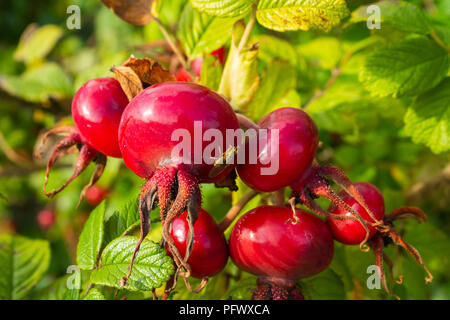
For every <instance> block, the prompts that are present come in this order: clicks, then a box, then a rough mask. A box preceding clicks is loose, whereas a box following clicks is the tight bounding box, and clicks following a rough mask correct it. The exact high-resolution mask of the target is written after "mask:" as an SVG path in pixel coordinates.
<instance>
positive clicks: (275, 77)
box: [248, 60, 297, 121]
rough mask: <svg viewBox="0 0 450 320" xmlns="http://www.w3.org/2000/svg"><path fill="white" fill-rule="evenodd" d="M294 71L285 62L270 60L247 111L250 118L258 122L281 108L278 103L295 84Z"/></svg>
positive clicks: (295, 75)
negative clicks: (249, 112)
mask: <svg viewBox="0 0 450 320" xmlns="http://www.w3.org/2000/svg"><path fill="white" fill-rule="evenodd" d="M296 80H297V74H296V72H295V69H294V68H293V67H292V66H291V65H290V64H289V63H287V62H284V61H281V60H272V63H271V64H270V65H269V66H268V67H267V68H266V70H265V71H264V74H263V76H262V81H261V85H260V86H259V89H258V91H257V92H256V95H255V97H254V98H253V100H252V102H251V104H250V105H249V107H248V109H249V110H250V111H251V115H250V116H251V118H252V119H254V120H257V121H259V120H260V119H262V118H263V117H264V116H265V115H266V114H267V113H269V112H271V111H273V110H274V109H277V108H279V107H281V105H280V101H281V99H282V98H283V97H285V96H286V95H287V94H288V93H289V92H290V90H292V89H294V88H295V87H296V84H297V81H296Z"/></svg>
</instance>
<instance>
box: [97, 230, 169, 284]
mask: <svg viewBox="0 0 450 320" xmlns="http://www.w3.org/2000/svg"><path fill="white" fill-rule="evenodd" d="M137 241H138V238H137V237H128V236H127V237H122V238H118V239H116V240H114V241H112V242H111V243H110V244H109V245H108V246H107V247H106V248H105V249H104V250H103V253H102V257H101V259H100V264H99V266H98V268H97V269H95V270H94V271H93V272H92V274H91V282H92V283H95V284H99V285H104V286H109V287H115V288H120V280H121V279H122V277H123V276H126V275H127V274H128V270H129V266H130V262H131V257H132V256H133V251H134V248H135V247H136V243H137ZM173 272H174V267H173V263H172V259H171V258H170V257H168V256H167V255H166V251H165V250H164V249H163V248H161V247H160V246H159V245H157V244H155V243H153V242H151V241H148V240H144V241H143V242H142V244H141V248H140V250H139V253H138V254H137V256H136V260H135V261H134V264H133V272H132V273H131V277H130V278H129V279H128V286H127V287H126V289H127V290H131V291H138V290H144V291H149V290H152V289H155V288H159V287H160V286H161V285H162V283H163V282H165V281H167V280H169V278H170V276H171V275H172V274H173Z"/></svg>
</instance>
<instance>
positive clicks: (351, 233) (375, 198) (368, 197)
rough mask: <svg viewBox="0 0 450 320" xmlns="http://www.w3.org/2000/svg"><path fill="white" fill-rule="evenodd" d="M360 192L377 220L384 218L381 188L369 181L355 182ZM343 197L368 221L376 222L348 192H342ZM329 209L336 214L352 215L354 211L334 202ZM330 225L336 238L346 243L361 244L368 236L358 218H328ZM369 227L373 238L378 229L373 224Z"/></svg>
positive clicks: (370, 236) (370, 235)
mask: <svg viewBox="0 0 450 320" xmlns="http://www.w3.org/2000/svg"><path fill="white" fill-rule="evenodd" d="M354 185H355V186H356V188H357V189H358V191H359V193H361V195H362V196H363V197H364V200H365V202H366V204H367V206H368V207H369V209H371V211H372V213H373V214H374V216H375V218H376V219H377V220H383V218H384V212H385V209H384V199H383V195H382V194H381V192H380V190H378V189H377V188H376V187H375V186H373V185H371V184H369V183H367V182H357V183H354ZM339 196H340V197H341V199H342V200H343V201H344V202H345V203H346V204H347V205H349V206H350V207H352V208H353V209H355V210H356V211H357V212H358V213H359V214H360V216H361V218H363V219H364V220H365V221H366V222H368V223H373V222H375V221H374V220H373V219H372V218H371V217H370V216H369V214H368V213H367V211H366V210H365V209H364V208H363V207H362V206H361V205H360V204H359V203H358V202H357V201H356V200H355V199H354V198H352V197H351V196H350V195H349V194H348V193H346V192H345V191H344V192H341V193H340V194H339ZM328 211H329V212H330V213H332V214H336V215H347V216H351V215H352V213H351V212H349V211H348V210H344V209H342V207H337V206H336V205H335V204H334V203H332V204H331V205H330V207H329V208H328ZM327 223H328V226H329V227H330V230H331V232H332V233H333V236H334V238H335V239H336V240H337V241H339V242H342V243H345V244H351V245H352V244H359V243H361V242H362V241H363V240H364V238H365V237H366V230H365V229H364V228H363V226H362V225H361V223H360V222H359V221H356V220H336V219H327ZM368 228H369V239H371V238H372V237H373V236H374V234H375V232H376V230H375V228H374V227H373V226H371V225H368Z"/></svg>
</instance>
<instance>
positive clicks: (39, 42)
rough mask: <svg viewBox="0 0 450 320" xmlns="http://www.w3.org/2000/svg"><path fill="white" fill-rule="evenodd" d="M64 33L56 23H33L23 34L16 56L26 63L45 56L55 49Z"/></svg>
mask: <svg viewBox="0 0 450 320" xmlns="http://www.w3.org/2000/svg"><path fill="white" fill-rule="evenodd" d="M62 34H63V30H62V29H61V28H60V27H58V26H56V25H52V24H48V25H45V26H42V27H37V26H36V25H35V24H32V25H30V26H28V27H27V29H26V30H25V31H24V33H23V34H22V37H21V39H20V42H19V45H18V46H17V49H16V52H15V53H14V58H15V59H16V60H18V61H23V62H24V63H26V64H31V63H33V62H34V61H36V60H39V59H41V58H44V57H45V56H46V55H47V54H48V53H49V52H50V51H51V50H52V49H53V47H54V46H55V44H56V42H57V41H58V40H59V38H60V37H61V36H62Z"/></svg>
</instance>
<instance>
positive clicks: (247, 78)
mask: <svg viewBox="0 0 450 320" xmlns="http://www.w3.org/2000/svg"><path fill="white" fill-rule="evenodd" d="M243 31H244V26H243V23H241V22H237V23H236V24H235V25H234V28H233V36H232V40H231V47H230V53H229V54H228V58H227V62H226V63H225V68H224V70H223V74H222V79H221V81H220V86H219V93H221V94H222V95H224V96H225V97H226V98H227V99H228V101H230V103H231V105H232V106H233V107H234V108H236V109H241V110H244V109H245V108H246V106H247V105H248V104H249V103H250V102H251V100H252V99H253V96H254V95H255V93H256V91H257V89H258V87H259V81H260V78H259V74H258V70H257V64H258V60H257V55H258V46H257V44H254V45H252V46H250V47H246V48H242V50H239V41H240V39H241V37H242V34H243Z"/></svg>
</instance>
